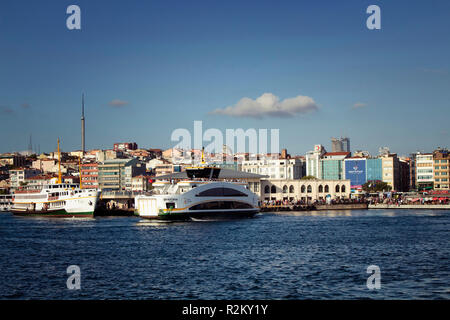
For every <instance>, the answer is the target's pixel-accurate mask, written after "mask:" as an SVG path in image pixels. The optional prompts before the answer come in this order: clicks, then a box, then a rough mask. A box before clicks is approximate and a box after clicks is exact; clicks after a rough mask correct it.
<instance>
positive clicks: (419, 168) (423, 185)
mask: <svg viewBox="0 0 450 320" xmlns="http://www.w3.org/2000/svg"><path fill="white" fill-rule="evenodd" d="M415 158H416V187H417V189H418V190H431V189H433V187H434V174H433V172H434V168H433V167H434V166H433V164H434V162H433V154H432V153H420V152H418V153H416V154H415Z"/></svg>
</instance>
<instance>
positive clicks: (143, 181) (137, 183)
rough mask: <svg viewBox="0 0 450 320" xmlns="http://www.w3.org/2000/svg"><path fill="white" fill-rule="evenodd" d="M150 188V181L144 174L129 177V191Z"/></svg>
mask: <svg viewBox="0 0 450 320" xmlns="http://www.w3.org/2000/svg"><path fill="white" fill-rule="evenodd" d="M148 190H150V183H149V182H148V177H146V176H136V177H133V178H131V191H142V192H144V191H148Z"/></svg>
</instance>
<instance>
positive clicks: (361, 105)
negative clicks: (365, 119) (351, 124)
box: [353, 102, 367, 109]
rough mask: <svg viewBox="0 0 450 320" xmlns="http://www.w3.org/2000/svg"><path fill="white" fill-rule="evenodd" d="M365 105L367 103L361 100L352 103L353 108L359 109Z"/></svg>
mask: <svg viewBox="0 0 450 320" xmlns="http://www.w3.org/2000/svg"><path fill="white" fill-rule="evenodd" d="M365 107H367V103H363V102H356V103H355V104H354V105H353V109H361V108H365Z"/></svg>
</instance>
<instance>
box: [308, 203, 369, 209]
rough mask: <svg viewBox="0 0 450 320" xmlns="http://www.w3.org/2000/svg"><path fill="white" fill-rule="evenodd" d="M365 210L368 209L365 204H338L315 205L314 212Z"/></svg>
mask: <svg viewBox="0 0 450 320" xmlns="http://www.w3.org/2000/svg"><path fill="white" fill-rule="evenodd" d="M367 208H368V205H367V203H339V204H320V205H316V210H364V209H367Z"/></svg>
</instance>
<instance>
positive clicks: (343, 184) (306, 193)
mask: <svg viewBox="0 0 450 320" xmlns="http://www.w3.org/2000/svg"><path fill="white" fill-rule="evenodd" d="M259 190H260V199H261V200H262V201H265V200H267V201H269V200H288V201H295V202H297V201H303V202H304V203H306V202H312V201H315V200H325V199H326V198H327V197H331V199H339V198H340V199H348V198H349V197H350V192H351V188H350V180H319V179H316V180H294V179H288V180H286V179H262V180H261V182H260V188H259Z"/></svg>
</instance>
